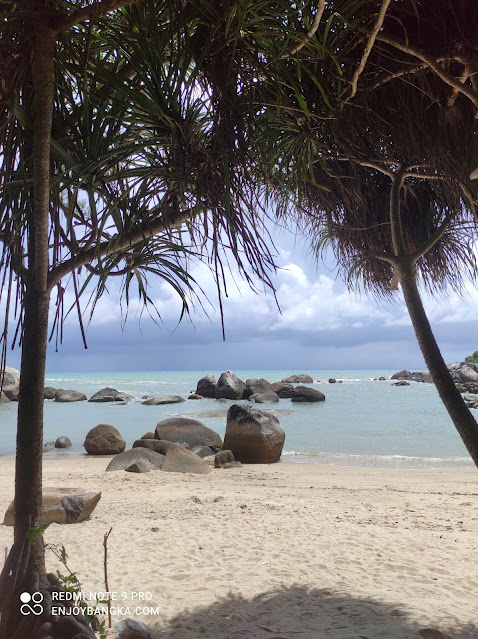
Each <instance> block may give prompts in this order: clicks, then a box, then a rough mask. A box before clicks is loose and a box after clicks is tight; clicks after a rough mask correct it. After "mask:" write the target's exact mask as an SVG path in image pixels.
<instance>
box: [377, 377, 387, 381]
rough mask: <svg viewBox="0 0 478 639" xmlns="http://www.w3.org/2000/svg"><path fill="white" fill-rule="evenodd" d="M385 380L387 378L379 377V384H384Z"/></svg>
mask: <svg viewBox="0 0 478 639" xmlns="http://www.w3.org/2000/svg"><path fill="white" fill-rule="evenodd" d="M385 379H386V378H385V377H383V376H382V377H379V378H378V381H379V382H384V381H385Z"/></svg>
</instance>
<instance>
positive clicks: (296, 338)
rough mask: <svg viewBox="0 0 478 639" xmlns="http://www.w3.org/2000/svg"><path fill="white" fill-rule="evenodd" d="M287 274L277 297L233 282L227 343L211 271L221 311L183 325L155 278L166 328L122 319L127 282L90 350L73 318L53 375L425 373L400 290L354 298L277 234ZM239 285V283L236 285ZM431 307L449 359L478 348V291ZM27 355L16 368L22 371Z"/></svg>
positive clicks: (99, 318) (99, 323) (52, 356)
mask: <svg viewBox="0 0 478 639" xmlns="http://www.w3.org/2000/svg"><path fill="white" fill-rule="evenodd" d="M274 241H275V245H276V248H277V250H278V257H277V264H278V265H279V266H280V269H279V270H278V272H277V275H276V276H275V277H274V284H275V286H276V289H277V299H278V302H279V305H280V310H279V309H278V308H277V305H276V302H275V300H274V297H273V295H271V294H264V293H262V294H254V293H253V292H252V291H251V290H250V289H249V288H248V286H247V284H246V283H245V282H243V281H241V280H239V279H237V277H235V278H234V280H233V278H232V276H229V277H228V280H229V287H228V288H229V297H228V298H227V299H225V300H224V321H225V328H226V341H225V342H223V341H222V332H221V324H220V316H219V312H218V309H217V304H216V302H217V296H216V293H215V284H214V281H213V279H212V277H211V276H210V274H209V273H208V270H207V268H206V267H205V266H204V265H197V266H195V267H193V274H194V276H195V277H196V279H197V280H198V282H199V283H200V284H201V285H202V288H203V289H204V291H205V292H206V294H207V296H208V298H209V300H210V301H211V304H208V303H207V302H205V303H204V305H205V310H206V311H207V314H208V316H209V317H206V315H205V314H204V313H201V312H197V313H193V317H192V322H191V321H187V320H184V321H183V322H182V323H181V324H180V325H178V318H179V312H180V302H179V300H178V298H177V297H176V294H175V293H174V292H173V291H172V289H171V288H170V287H169V286H168V285H167V284H165V283H164V282H160V281H155V282H153V281H151V289H150V294H151V295H152V297H153V298H154V299H155V302H156V304H157V306H158V309H159V311H160V312H161V315H162V318H163V323H162V324H160V325H156V324H154V323H153V322H152V321H151V320H150V319H149V318H148V316H147V314H143V317H142V319H141V321H140V320H139V315H138V314H137V312H136V309H137V304H135V302H134V301H133V302H132V304H131V306H130V311H129V318H128V321H127V323H126V325H125V326H123V323H122V320H121V306H120V304H119V294H118V282H113V283H112V284H111V286H110V295H109V296H104V297H103V298H102V299H101V300H100V302H99V303H98V306H97V309H96V312H95V315H94V318H93V320H92V322H91V323H90V324H89V326H88V329H87V343H88V349H87V350H85V349H84V348H83V344H82V340H81V335H80V331H79V328H78V322H77V320H76V318H75V314H74V313H72V314H71V318H69V319H68V320H67V323H66V325H65V330H64V339H63V345H61V346H60V347H59V350H58V352H55V345H54V344H50V347H49V354H48V360H47V370H48V371H49V372H60V371H61V372H77V371H83V372H87V371H134V370H198V371H206V372H207V371H209V370H226V369H232V370H244V369H256V370H260V369H294V370H298V371H299V370H300V371H302V370H304V371H305V370H312V369H318V370H321V369H325V370H328V369H333V370H338V369H392V370H399V369H402V368H408V369H413V370H419V369H423V368H425V366H424V363H423V359H422V357H421V354H420V351H419V348H418V345H417V342H416V338H415V335H414V333H413V330H412V327H411V324H410V321H409V318H408V315H407V312H406V308H405V305H404V303H403V300H402V298H401V295H400V293H398V294H397V297H396V301H394V302H390V303H384V302H380V303H379V302H377V301H376V300H375V299H374V298H372V297H370V296H367V295H365V294H361V295H354V294H351V293H349V292H348V291H347V290H346V288H345V286H344V284H343V283H342V282H341V280H340V279H337V277H336V273H334V272H333V271H332V270H331V268H332V266H333V262H332V261H331V259H329V260H328V263H327V265H324V264H320V265H318V267H317V265H316V264H314V262H313V259H312V257H311V256H308V255H307V245H306V242H305V240H301V239H297V238H295V236H294V235H293V234H292V233H290V232H286V231H280V232H276V233H274ZM234 281H235V282H236V285H234ZM425 303H426V308H427V311H428V314H429V318H430V321H431V323H432V327H433V329H434V331H435V334H436V337H437V340H438V343H439V345H440V347H441V349H442V353H443V355H444V357H445V359H446V361H447V362H449V363H451V362H453V361H458V360H462V359H463V358H464V357H465V356H466V355H467V354H469V353H471V352H473V351H474V350H476V349H478V336H477V331H476V327H477V321H478V292H477V291H476V289H475V287H473V286H472V285H470V286H469V287H468V290H467V292H465V297H464V299H460V298H459V297H458V296H456V295H452V294H450V296H449V297H448V298H447V299H436V300H432V299H426V300H425ZM19 362H20V352H19V350H18V349H16V350H15V351H11V352H10V354H9V357H8V363H9V365H12V366H15V367H18V365H19Z"/></svg>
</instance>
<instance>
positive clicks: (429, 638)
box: [418, 628, 453, 639]
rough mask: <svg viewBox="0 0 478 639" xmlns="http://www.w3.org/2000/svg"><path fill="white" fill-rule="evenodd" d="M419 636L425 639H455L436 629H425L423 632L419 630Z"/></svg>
mask: <svg viewBox="0 0 478 639" xmlns="http://www.w3.org/2000/svg"><path fill="white" fill-rule="evenodd" d="M418 634H419V635H420V637H422V638H423V639H453V637H452V636H451V635H447V634H446V633H444V632H442V631H441V630H436V629H435V628H423V630H419V631H418Z"/></svg>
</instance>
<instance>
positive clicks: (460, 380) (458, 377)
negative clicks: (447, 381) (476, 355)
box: [390, 362, 478, 393]
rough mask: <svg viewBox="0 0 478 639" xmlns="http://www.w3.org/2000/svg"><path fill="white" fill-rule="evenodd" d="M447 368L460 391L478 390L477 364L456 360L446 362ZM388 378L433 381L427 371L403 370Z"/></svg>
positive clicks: (473, 391)
mask: <svg viewBox="0 0 478 639" xmlns="http://www.w3.org/2000/svg"><path fill="white" fill-rule="evenodd" d="M447 368H448V370H449V371H450V373H451V376H452V378H453V381H454V382H455V384H456V387H457V388H458V390H459V391H460V393H477V392H478V364H473V362H456V363H455V364H448V367H447ZM390 379H395V380H404V381H408V382H410V381H412V382H424V383H427V384H432V383H433V380H432V376H431V375H430V373H429V372H428V371H417V372H414V373H411V372H410V371H407V370H403V371H399V372H398V373H395V374H394V375H392V376H391V378H390Z"/></svg>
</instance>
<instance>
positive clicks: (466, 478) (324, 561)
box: [0, 456, 478, 639]
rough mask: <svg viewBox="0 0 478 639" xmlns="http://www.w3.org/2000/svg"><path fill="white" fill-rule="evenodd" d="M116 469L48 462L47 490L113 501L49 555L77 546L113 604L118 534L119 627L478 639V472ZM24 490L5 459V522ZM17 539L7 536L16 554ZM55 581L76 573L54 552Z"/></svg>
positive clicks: (1, 494) (82, 461)
mask: <svg viewBox="0 0 478 639" xmlns="http://www.w3.org/2000/svg"><path fill="white" fill-rule="evenodd" d="M108 461H109V458H107V457H80V458H64V459H47V460H45V462H44V487H45V488H47V487H58V486H61V487H75V488H81V489H83V490H92V491H95V490H101V492H102V497H101V500H100V502H99V504H98V505H97V507H96V509H95V511H94V512H93V514H92V517H91V518H90V519H89V520H86V521H84V522H82V523H78V524H69V525H60V524H51V525H50V526H49V528H48V529H47V531H46V541H47V543H48V544H60V545H64V546H65V548H66V551H67V553H68V556H69V559H68V565H69V568H70V569H71V570H72V571H73V572H75V573H76V575H77V576H78V578H79V579H80V581H81V583H82V586H81V591H82V593H83V595H84V596H89V593H102V592H104V591H105V582H104V573H103V559H104V555H103V553H104V546H103V540H104V535H105V533H107V532H108V531H109V530H110V528H112V531H111V534H110V536H109V539H108V581H109V591H110V592H111V593H112V596H115V597H116V599H115V600H113V601H112V602H111V603H112V607H113V612H114V614H113V625H114V624H115V623H116V622H118V621H119V620H121V619H122V618H125V617H130V618H133V619H135V620H137V621H142V622H144V623H145V624H146V625H147V626H148V627H149V628H151V629H153V628H154V629H156V630H154V631H153V630H152V631H151V634H152V636H153V637H154V638H156V637H162V638H166V639H196V638H199V637H206V638H208V639H209V638H210V639H266V638H268V639H295V638H300V639H309V638H310V639H314V638H316V637H317V638H319V637H326V638H331V639H359V638H361V639H366V638H367V639H383V638H384V637H387V638H390V639H408V638H412V637H415V638H416V637H418V636H420V635H419V634H418V633H419V631H420V630H422V629H425V628H438V629H440V630H441V631H443V632H446V633H448V634H450V635H451V636H452V637H454V638H455V639H472V638H474V637H476V636H478V627H477V626H476V625H474V624H476V619H477V615H476V611H477V604H476V601H477V594H478V576H477V569H476V559H477V550H478V536H477V529H478V472H477V470H476V469H475V468H440V469H437V470H396V469H380V468H359V467H345V466H333V465H317V464H287V463H278V464H272V465H243V467H242V468H236V469H228V470H223V469H215V470H214V471H213V472H212V473H210V474H208V475H191V474H188V475H186V474H180V473H166V472H161V471H153V472H149V473H146V474H134V473H126V472H124V471H117V472H109V473H105V472H104V471H105V468H106V466H107V463H108ZM13 477H14V458H13V457H12V456H5V457H2V458H0V510H1V511H2V513H4V512H5V510H6V508H7V506H8V505H9V503H10V501H11V500H12V499H13V492H14V479H13ZM12 539H13V530H12V528H11V527H6V526H3V525H2V526H0V544H1V546H2V547H3V548H4V547H9V546H10V545H11V543H12ZM2 554H3V553H2ZM47 568H48V570H51V571H54V570H56V569H60V571H61V572H62V574H64V573H65V572H66V571H65V569H64V567H63V566H61V564H60V563H59V561H58V560H57V559H56V557H55V556H54V554H53V553H52V552H51V551H48V552H47ZM85 593H86V595H85ZM111 636H114V635H113V634H112V635H111Z"/></svg>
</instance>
